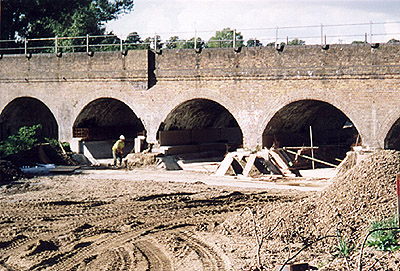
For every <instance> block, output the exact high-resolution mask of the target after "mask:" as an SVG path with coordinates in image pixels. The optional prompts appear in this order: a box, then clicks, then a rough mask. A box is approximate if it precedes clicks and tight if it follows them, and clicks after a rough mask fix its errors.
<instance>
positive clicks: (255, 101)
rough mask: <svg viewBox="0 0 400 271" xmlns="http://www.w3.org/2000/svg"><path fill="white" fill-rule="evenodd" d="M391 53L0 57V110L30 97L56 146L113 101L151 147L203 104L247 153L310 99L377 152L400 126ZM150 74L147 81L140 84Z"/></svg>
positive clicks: (394, 49) (338, 48)
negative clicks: (221, 112)
mask: <svg viewBox="0 0 400 271" xmlns="http://www.w3.org/2000/svg"><path fill="white" fill-rule="evenodd" d="M399 50H400V46H399V45H381V46H380V47H379V48H377V49H371V47H370V46H369V45H353V46H347V45H335V46H330V48H329V50H326V51H325V50H322V49H321V47H319V46H289V47H287V48H285V49H284V51H283V52H281V53H279V52H277V51H276V50H275V49H274V48H271V47H262V48H243V49H242V50H241V51H240V52H239V53H238V52H235V51H234V50H233V49H204V50H203V51H202V52H201V53H196V51H195V50H164V51H162V53H161V54H154V53H152V52H149V51H129V52H128V55H127V56H122V55H121V54H120V53H119V52H102V53H95V54H94V56H93V57H89V56H87V55H86V54H84V53H74V54H64V55H63V56H62V57H61V58H58V57H56V56H55V55H54V54H48V55H33V56H32V58H31V59H27V58H26V57H25V56H23V55H18V56H6V55H5V56H3V58H2V59H0V110H2V109H3V108H4V107H5V106H6V105H7V104H8V103H9V102H11V101H12V100H13V99H15V98H17V97H22V96H26V97H33V98H36V99H38V100H40V101H42V102H43V103H44V104H45V105H46V106H48V107H49V109H50V111H51V112H52V113H53V114H54V116H55V118H56V120H57V122H58V125H59V134H60V139H61V140H65V141H69V140H70V139H71V137H72V126H73V123H74V120H75V119H76V117H77V116H78V115H79V112H80V111H81V110H82V109H83V108H84V107H85V106H86V105H87V104H88V103H90V102H91V101H94V100H96V99H98V98H102V97H108V98H114V99H117V100H120V101H122V102H124V103H125V104H127V105H128V106H129V107H130V108H131V109H132V111H133V112H134V113H135V114H136V115H137V116H138V117H139V118H140V119H141V120H142V121H143V124H144V126H145V128H146V130H147V132H148V140H149V141H150V142H155V141H156V133H157V130H158V127H159V125H160V123H161V122H162V121H163V120H164V119H165V117H166V116H167V115H168V113H170V112H171V111H172V110H173V109H174V108H175V107H177V106H179V104H181V103H183V102H185V101H187V100H190V99H195V98H200V99H210V100H213V101H215V102H217V103H219V104H221V105H222V106H224V107H225V108H226V109H227V110H228V111H229V112H230V113H231V114H232V115H233V116H234V117H235V119H236V120H237V121H238V123H239V125H240V128H241V129H242V132H243V137H244V143H245V145H246V146H248V147H255V146H257V145H260V144H261V143H262V142H261V138H262V133H263V131H264V129H265V127H266V125H267V124H268V122H269V121H270V119H271V118H272V117H273V115H274V114H275V113H276V112H277V111H279V110H280V109H282V108H283V107H284V106H286V105H288V104H290V103H291V102H295V101H299V100H304V99H315V100H319V101H324V102H327V103H329V104H331V105H333V106H335V107H336V108H338V109H339V110H341V111H342V112H343V113H344V114H345V115H347V116H348V117H349V118H350V120H351V121H352V122H353V123H354V124H355V126H356V127H357V129H358V130H359V132H360V133H361V136H362V139H363V142H364V143H365V144H366V145H369V146H371V147H383V142H384V139H385V136H386V134H387V133H388V132H389V130H390V128H391V127H392V126H393V124H394V123H395V122H396V121H397V120H398V119H399V118H400V111H399V110H398V108H400V94H399V93H400V92H399V90H400V80H399V79H400V78H399V73H400V52H399ZM152 54H153V55H152ZM153 67H154V71H153ZM153 72H154V73H155V76H156V78H155V79H156V81H154V82H155V84H154V82H153V84H150V85H149V82H150V79H151V76H152V73H153ZM64 78H65V79H64ZM153 79H154V78H153Z"/></svg>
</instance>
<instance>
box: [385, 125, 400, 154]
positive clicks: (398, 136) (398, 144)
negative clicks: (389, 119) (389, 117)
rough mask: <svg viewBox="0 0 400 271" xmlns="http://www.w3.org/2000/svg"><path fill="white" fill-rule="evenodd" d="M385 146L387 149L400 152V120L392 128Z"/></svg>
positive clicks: (386, 138)
mask: <svg viewBox="0 0 400 271" xmlns="http://www.w3.org/2000/svg"><path fill="white" fill-rule="evenodd" d="M384 144H385V149H391V150H396V151H400V118H399V119H398V120H397V121H396V122H395V123H394V124H393V125H392V127H391V128H390V130H389V132H388V133H387V135H386V137H385V141H384Z"/></svg>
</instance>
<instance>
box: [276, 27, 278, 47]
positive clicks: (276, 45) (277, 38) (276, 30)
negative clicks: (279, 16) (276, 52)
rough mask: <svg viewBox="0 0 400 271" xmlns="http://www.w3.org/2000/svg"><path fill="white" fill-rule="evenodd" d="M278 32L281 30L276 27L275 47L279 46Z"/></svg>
mask: <svg viewBox="0 0 400 271" xmlns="http://www.w3.org/2000/svg"><path fill="white" fill-rule="evenodd" d="M278 31H279V28H278V27H276V31H275V47H276V46H277V45H278Z"/></svg>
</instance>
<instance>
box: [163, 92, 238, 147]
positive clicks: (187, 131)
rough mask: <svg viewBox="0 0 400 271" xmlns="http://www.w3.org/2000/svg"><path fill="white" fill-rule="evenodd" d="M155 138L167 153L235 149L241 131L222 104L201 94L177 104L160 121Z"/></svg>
mask: <svg viewBox="0 0 400 271" xmlns="http://www.w3.org/2000/svg"><path fill="white" fill-rule="evenodd" d="M157 139H158V141H159V143H160V145H161V147H163V146H167V147H165V149H167V150H166V154H183V153H200V152H209V151H213V152H219V153H221V154H222V153H223V154H225V153H226V151H227V150H235V149H236V148H238V147H239V146H242V144H243V134H242V131H241V129H240V127H239V124H238V122H237V121H236V119H235V118H234V117H233V115H232V114H231V113H230V112H229V111H228V110H227V109H226V108H225V107H223V106H222V105H221V104H219V103H217V102H215V101H212V100H209V99H204V98H196V99H192V100H188V101H185V102H183V103H181V104H179V105H178V106H176V107H175V108H174V109H173V110H172V111H171V112H170V113H169V114H168V115H167V117H166V118H165V120H164V121H163V122H162V123H161V124H160V126H159V129H158V132H157Z"/></svg>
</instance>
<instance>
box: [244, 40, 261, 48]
mask: <svg viewBox="0 0 400 271" xmlns="http://www.w3.org/2000/svg"><path fill="white" fill-rule="evenodd" d="M262 46H263V44H262V43H261V42H260V41H259V40H258V39H249V40H248V41H247V47H262Z"/></svg>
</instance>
